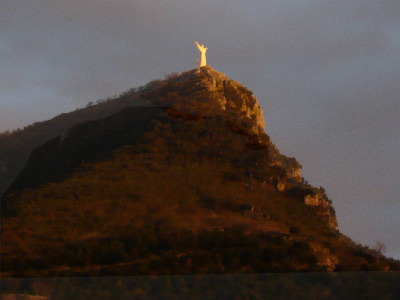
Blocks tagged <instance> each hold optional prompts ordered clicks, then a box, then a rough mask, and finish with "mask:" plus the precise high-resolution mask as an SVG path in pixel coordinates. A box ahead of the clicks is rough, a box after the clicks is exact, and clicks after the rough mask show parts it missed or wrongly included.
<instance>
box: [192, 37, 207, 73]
mask: <svg viewBox="0 0 400 300" xmlns="http://www.w3.org/2000/svg"><path fill="white" fill-rule="evenodd" d="M195 43H196V45H197V48H199V50H200V52H201V59H200V63H199V68H201V67H204V66H206V65H207V62H206V51H207V49H208V48H204V45H199V43H197V42H195Z"/></svg>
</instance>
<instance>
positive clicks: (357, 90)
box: [0, 0, 400, 259]
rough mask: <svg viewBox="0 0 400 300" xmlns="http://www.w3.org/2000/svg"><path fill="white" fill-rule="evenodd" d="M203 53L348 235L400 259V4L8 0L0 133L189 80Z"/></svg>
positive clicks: (0, 22) (0, 14)
mask: <svg viewBox="0 0 400 300" xmlns="http://www.w3.org/2000/svg"><path fill="white" fill-rule="evenodd" d="M195 41H198V42H199V43H201V44H205V45H206V46H207V47H208V48H209V49H208V51H207V62H208V63H209V64H210V65H211V66H212V67H213V68H215V69H216V70H218V71H220V72H223V73H225V74H226V75H227V76H228V77H230V78H232V79H235V80H238V81H239V82H241V83H242V84H243V85H245V86H247V87H248V88H249V89H250V90H252V91H253V92H254V94H255V95H256V97H257V99H258V100H259V102H260V105H261V107H262V109H263V111H264V117H265V121H266V124H267V125H266V132H267V134H269V135H270V136H271V139H272V141H273V142H274V143H275V144H276V145H277V147H278V148H279V149H280V151H281V152H282V153H283V154H286V155H288V156H294V157H296V158H297V159H298V161H299V162H300V163H301V164H302V165H303V170H302V174H303V177H304V178H305V179H306V180H308V181H309V182H310V183H311V184H313V185H315V186H317V187H319V186H323V187H325V189H326V191H327V194H328V196H329V197H330V198H331V199H332V200H333V205H334V208H335V209H336V213H337V217H338V221H339V229H340V230H341V232H343V233H345V234H347V235H349V236H350V237H351V238H353V239H354V240H355V241H356V242H359V243H362V244H368V245H370V246H374V245H375V243H376V241H377V240H380V241H382V242H384V243H385V244H386V245H387V248H388V251H387V254H388V255H389V256H392V257H396V258H398V259H400V217H399V215H400V184H399V183H400V182H399V181H400V2H399V1H398V0H380V1H373V0H343V1H342V0H330V1H328V0H304V1H300V0H299V1H294V0H274V1H272V0H268V1H265V0H264V1H239V0H229V1H228V0H221V1H217V0H214V1H200V0H197V1H189V0H168V1H167V0H163V1H162V0H158V1H152V0H129V1H128V0H118V1H108V0H96V1H95V0H86V1H78V0H37V1H32V0H18V1H14V0H0V132H2V131H5V130H7V129H10V130H12V129H15V128H18V127H24V126H26V125H28V124H31V123H33V122H35V121H42V120H45V119H50V118H52V117H54V116H55V115H57V114H60V113H63V112H68V111H71V110H74V109H76V108H80V107H84V106H85V105H86V103H88V102H89V101H96V100H98V99H104V98H107V97H109V96H113V95H116V94H119V93H121V92H123V91H125V90H127V89H129V88H131V87H135V86H136V87H137V86H140V85H143V84H145V83H147V82H148V81H150V80H153V79H157V78H163V77H164V75H165V74H168V73H171V72H181V71H183V70H189V69H193V68H195V67H196V59H198V58H199V52H198V50H197V47H196V45H195V44H194V42H195Z"/></svg>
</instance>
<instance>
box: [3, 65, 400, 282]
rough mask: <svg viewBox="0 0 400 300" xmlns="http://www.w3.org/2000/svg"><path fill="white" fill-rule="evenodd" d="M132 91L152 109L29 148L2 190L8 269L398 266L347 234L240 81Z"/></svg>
mask: <svg viewBox="0 0 400 300" xmlns="http://www.w3.org/2000/svg"><path fill="white" fill-rule="evenodd" d="M124 97H125V98H126V97H130V99H131V101H132V103H135V102H136V103H145V105H134V104H132V103H130V104H129V105H127V107H125V108H124V109H121V110H120V111H118V112H117V113H114V114H112V115H110V116H108V117H105V118H100V119H97V120H92V121H86V122H83V123H79V124H76V125H75V126H73V127H71V128H70V129H68V130H65V131H64V132H63V133H62V134H60V135H59V136H57V137H55V138H52V139H50V140H49V141H48V142H46V143H45V144H43V145H42V146H40V147H37V148H36V149H35V150H34V151H32V153H31V155H30V158H29V160H28V162H27V163H26V165H25V167H24V168H23V170H22V171H21V172H20V174H19V175H18V177H17V178H16V179H15V180H14V182H13V183H12V184H11V185H10V186H9V188H8V190H7V192H6V193H5V194H4V196H3V197H2V202H1V205H2V233H1V235H2V242H3V243H2V248H1V254H2V262H1V264H2V272H3V275H4V276H25V277H29V276H64V275H66V276H71V275H79V276H87V275H135V274H176V273H179V274H193V273H243V272H245V273H246V272H253V273H254V272H292V271H333V270H335V271H340V270H389V269H396V268H398V263H397V262H394V261H390V260H387V259H385V258H383V257H382V256H381V255H380V254H379V253H377V252H374V251H372V250H369V249H367V248H365V247H361V246H358V245H355V244H354V243H352V242H351V240H349V239H348V238H347V237H345V236H343V235H342V234H340V233H339V231H338V230H337V222H336V217H335V212H334V209H333V207H332V202H331V201H330V200H329V198H328V197H327V195H326V194H325V192H324V191H323V189H320V188H315V187H312V186H310V185H309V184H307V183H306V182H305V181H304V180H303V179H302V177H301V174H300V168H301V166H300V164H299V163H298V162H297V161H296V159H294V158H289V157H286V156H284V155H282V154H281V153H280V152H279V151H278V149H277V148H276V147H275V146H274V145H273V143H272V142H271V140H270V138H269V136H268V135H267V134H266V133H265V131H264V127H265V123H264V118H263V113H262V110H261V108H260V106H259V104H258V101H257V99H256V98H255V97H254V95H253V93H252V92H251V91H249V90H248V89H247V88H245V87H244V86H242V85H241V84H240V83H238V82H236V81H233V80H231V79H229V78H227V77H226V76H225V75H224V74H222V73H219V72H217V71H215V70H214V69H212V68H211V67H209V66H206V67H203V68H200V69H198V70H191V71H188V72H184V73H182V74H174V75H170V76H168V78H167V79H165V80H155V81H152V82H150V83H149V84H147V85H146V86H145V87H144V88H143V89H140V90H139V91H136V90H135V91H133V92H132V93H131V95H124ZM116 100H118V99H116ZM143 101H144V102H143Z"/></svg>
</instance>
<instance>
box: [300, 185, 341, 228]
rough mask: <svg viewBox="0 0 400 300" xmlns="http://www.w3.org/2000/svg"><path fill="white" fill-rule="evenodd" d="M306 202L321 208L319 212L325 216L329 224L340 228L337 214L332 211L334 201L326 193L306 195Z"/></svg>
mask: <svg viewBox="0 0 400 300" xmlns="http://www.w3.org/2000/svg"><path fill="white" fill-rule="evenodd" d="M304 203H305V204H306V205H308V206H314V207H317V208H320V210H319V214H320V215H322V216H323V217H324V218H325V220H326V221H327V222H328V224H329V226H330V227H331V228H333V229H335V230H337V229H338V225H337V219H336V216H335V214H334V213H332V203H331V201H330V200H329V199H328V198H327V197H326V195H322V194H319V193H313V194H308V195H305V197H304Z"/></svg>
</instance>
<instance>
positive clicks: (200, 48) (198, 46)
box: [195, 42, 204, 51]
mask: <svg viewBox="0 0 400 300" xmlns="http://www.w3.org/2000/svg"><path fill="white" fill-rule="evenodd" d="M195 44H196V45H197V48H199V50H200V51H202V49H203V48H204V46H203V47H201V46H200V45H199V43H198V42H195Z"/></svg>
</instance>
